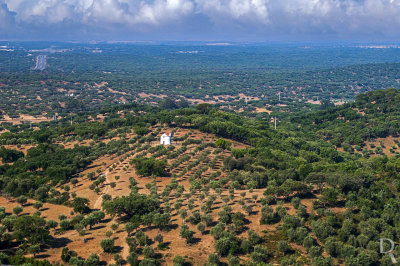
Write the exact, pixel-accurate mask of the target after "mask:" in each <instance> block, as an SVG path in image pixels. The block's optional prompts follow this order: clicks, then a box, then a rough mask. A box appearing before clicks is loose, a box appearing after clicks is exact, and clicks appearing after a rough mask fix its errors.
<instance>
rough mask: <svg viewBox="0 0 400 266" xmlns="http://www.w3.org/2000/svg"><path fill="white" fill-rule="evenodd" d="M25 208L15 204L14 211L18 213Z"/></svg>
mask: <svg viewBox="0 0 400 266" xmlns="http://www.w3.org/2000/svg"><path fill="white" fill-rule="evenodd" d="M22 210H23V208H22V207H21V206H15V207H14V208H13V213H15V214H16V215H18V214H20V213H21V212H22Z"/></svg>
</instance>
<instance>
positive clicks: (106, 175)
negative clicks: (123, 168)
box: [93, 170, 111, 210]
mask: <svg viewBox="0 0 400 266" xmlns="http://www.w3.org/2000/svg"><path fill="white" fill-rule="evenodd" d="M104 176H105V178H106V184H105V185H106V187H105V189H104V191H103V193H102V194H101V195H100V196H99V197H98V198H97V200H96V202H95V203H94V206H93V209H99V210H100V209H101V203H102V202H103V195H104V194H107V193H108V191H109V190H110V183H111V182H110V180H109V179H108V170H106V171H105V172H104Z"/></svg>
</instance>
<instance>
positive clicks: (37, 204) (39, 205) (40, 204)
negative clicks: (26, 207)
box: [33, 201, 43, 210]
mask: <svg viewBox="0 0 400 266" xmlns="http://www.w3.org/2000/svg"><path fill="white" fill-rule="evenodd" d="M33 207H34V208H35V209H37V210H39V209H40V208H42V207H43V202H41V201H36V202H35V203H33Z"/></svg>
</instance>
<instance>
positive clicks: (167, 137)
mask: <svg viewBox="0 0 400 266" xmlns="http://www.w3.org/2000/svg"><path fill="white" fill-rule="evenodd" d="M171 142H172V133H164V134H162V135H161V137H160V144H161V145H171Z"/></svg>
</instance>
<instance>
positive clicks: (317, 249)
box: [0, 44, 400, 266]
mask: <svg viewBox="0 0 400 266" xmlns="http://www.w3.org/2000/svg"><path fill="white" fill-rule="evenodd" d="M37 45H39V44H37ZM82 49H83V48H82ZM103 49H104V50H106V49H111V48H109V46H107V45H105V46H104V47H103ZM119 49H122V50H123V49H128V48H126V47H122V48H121V47H120V48H119ZM151 49H155V48H154V47H151ZM151 49H150V48H149V50H151ZM163 49H166V50H167V51H170V50H169V49H171V47H167V48H160V50H156V52H154V51H152V56H156V55H157V56H165V51H163ZM180 49H182V47H180ZM185 49H186V48H185ZM190 49H193V47H190ZM199 49H200V48H199ZM201 49H204V50H205V52H207V49H211V48H208V47H203V46H202V47H201ZM128 50H129V49H128ZM149 50H147V51H149ZM123 51H124V50H123ZM221 51H224V50H220V51H219V54H218V56H220V57H224V56H229V57H230V56H232V54H233V53H239V52H246V51H244V50H243V49H242V50H241V49H239V48H237V47H236V48H234V50H233V51H232V50H230V51H229V52H226V53H227V54H224V53H222V52H221ZM272 51H274V52H276V51H275V50H273V49H272ZM296 51H297V50H296ZM296 51H294V52H293V53H295V52H296ZM319 51H320V50H319ZM357 51H358V50H357ZM80 52H81V54H78V55H76V56H74V57H72V56H70V54H68V53H65V54H52V55H51V58H50V59H49V64H50V66H49V69H48V70H47V71H48V72H46V73H36V72H24V71H21V72H19V71H17V72H16V73H13V74H11V73H6V72H3V73H1V74H0V75H1V76H0V83H1V86H2V92H1V93H3V94H4V95H8V96H9V97H8V98H7V97H6V98H3V97H2V98H1V101H2V102H1V109H2V111H3V112H4V114H10V113H11V112H13V114H14V115H15V116H17V115H19V114H22V113H31V114H33V113H32V112H34V111H37V112H39V111H40V112H42V111H44V112H46V115H47V116H51V115H53V114H54V113H57V114H58V115H59V118H58V119H55V120H49V121H44V122H41V123H35V124H34V125H33V126H31V125H30V124H29V123H18V124H12V123H11V122H12V121H11V122H10V121H9V123H3V124H2V129H3V132H2V134H1V135H0V145H1V146H2V147H1V149H0V158H1V164H0V192H1V196H2V197H3V198H4V199H5V200H4V201H3V202H5V204H6V205H7V204H9V203H12V204H14V205H12V206H13V207H12V208H10V207H9V205H7V208H6V207H1V208H0V223H1V225H0V249H1V252H0V260H1V261H2V263H5V264H7V263H8V264H15V265H20V264H24V263H31V264H32V265H50V264H51V263H54V264H56V263H58V264H68V265H105V264H110V265H111V264H112V265H123V264H129V265H166V264H173V265H199V263H201V264H203V265H204V264H206V265H272V264H280V265H318V266H319V265H391V264H392V263H391V260H390V257H389V256H388V255H387V254H386V255H385V254H380V246H379V239H380V238H389V239H393V240H395V241H396V242H397V240H398V239H400V230H399V220H400V217H399V213H400V203H399V195H400V181H399V180H400V179H399V178H400V176H399V174H398V172H399V170H400V168H399V167H400V153H399V152H398V151H397V150H398V149H400V144H399V143H400V142H399V141H400V138H399V134H400V122H399V121H398V117H399V115H400V107H399V106H400V91H399V90H397V89H386V90H376V89H379V88H382V87H389V86H394V85H395V84H397V79H396V77H397V76H396V75H397V72H398V68H397V64H396V63H393V64H389V63H382V64H368V65H356V66H354V65H352V66H348V65H350V63H349V62H342V63H341V64H337V65H335V68H334V69H321V68H322V67H323V66H322V65H321V64H317V63H318V61H317V60H316V59H315V58H314V59H315V60H316V61H315V62H316V63H314V64H308V66H309V67H308V69H303V70H301V71H306V72H301V71H300V70H299V69H298V68H297V69H296V70H293V71H294V72H290V73H289V72H285V71H288V68H286V69H285V70H284V71H282V69H281V68H282V67H281V66H277V67H276V69H274V70H273V71H275V72H274V74H272V73H273V72H271V71H272V70H269V71H270V72H263V71H265V69H264V70H259V71H256V68H258V67H260V66H259V65H257V64H259V63H260V61H257V60H256V61H255V62H254V64H253V65H250V66H249V72H247V73H244V72H243V71H242V70H240V68H241V66H240V64H239V62H240V60H239V59H237V60H238V63H237V65H234V67H235V68H236V69H234V71H235V72H236V71H237V74H229V75H225V74H226V73H225V74H224V75H225V76H224V75H223V76H219V75H221V73H222V72H219V74H218V71H216V69H218V68H220V70H223V71H224V72H225V71H227V68H226V66H223V65H216V66H215V69H214V70H213V71H211V72H207V71H204V72H203V71H198V72H199V73H197V74H196V75H194V76H193V78H191V79H189V78H188V77H189V76H190V75H192V74H193V72H191V70H189V71H188V72H187V73H186V74H187V76H183V77H180V76H179V75H178V74H177V73H179V72H171V73H172V74H174V73H175V74H176V76H174V75H172V74H171V73H170V74H171V75H170V76H169V78H170V80H168V82H167V81H164V82H165V83H162V82H161V81H160V80H158V79H163V78H165V76H163V75H165V74H166V73H165V72H164V73H160V75H159V76H157V75H154V72H153V73H152V74H150V73H149V74H148V77H144V76H143V73H144V72H142V71H144V70H143V69H139V70H135V71H136V73H139V74H138V77H137V76H135V77H134V76H132V77H128V76H129V75H130V74H131V73H130V74H129V73H127V72H124V71H123V70H121V69H122V68H123V66H120V69H118V68H112V66H113V65H112V64H111V63H108V64H110V65H108V64H105V67H111V68H112V69H114V71H115V72H116V73H113V74H111V76H109V77H108V78H105V77H104V76H105V73H103V74H104V76H100V75H99V73H98V69H96V68H95V66H97V64H93V62H92V61H90V60H89V61H87V60H86V59H87V58H92V59H91V60H100V59H99V57H96V56H95V55H91V54H90V55H88V54H87V53H84V52H83V50H82V51H80ZM114 52H115V51H114ZM125 52H126V53H127V54H128V55H130V56H139V55H135V53H133V55H132V52H131V53H130V54H129V53H128V51H125ZM247 52H249V51H247ZM297 52H298V51H297ZM325 52H326V51H325ZM348 52H354V50H351V51H348ZM392 52H393V51H392ZM21 53H22V52H21ZM107 53H109V54H107ZM112 53H113V51H112V50H110V51H108V52H106V53H105V54H106V55H105V56H106V57H103V58H102V59H101V60H104V58H107V57H109V58H110V60H116V62H120V61H119V60H122V61H123V59H122V58H121V57H120V56H112ZM119 53H121V51H119ZM136 53H139V52H138V51H136ZM154 53H156V55H154ZM157 53H159V54H157ZM313 53H314V54H313ZM313 53H311V54H310V55H314V56H315V57H317V55H319V53H320V52H318V51H317V52H315V51H314V52H313ZM368 53H369V52H368ZM385 53H388V52H387V51H382V54H380V58H385V56H387V55H386V54H385ZM354 54H355V58H357V53H354ZM179 55H182V56H184V57H185V58H186V60H189V61H190V59H188V57H189V56H191V55H189V54H179ZM200 55H202V53H200ZM391 55H393V54H391ZM2 56H4V54H3V55H2ZM168 56H170V57H172V58H176V54H174V55H171V54H169V55H168ZM204 56H207V55H204ZM243 56H244V55H243ZM292 56H293V54H292ZM336 56H337V54H336ZM370 56H373V53H371V54H370ZM344 57H345V55H344ZM60 58H63V60H64V61H63V62H64V63H66V64H65V66H64V68H62V69H61V65H60V64H59V63H57V61H56V60H58V59H60ZM116 58H117V59H116ZM144 58H146V57H145V56H143V58H142V59H141V60H144ZM150 58H151V59H148V60H155V59H154V58H153V57H150ZM246 58H247V59H248V60H251V58H252V57H251V55H250V56H249V57H246ZM73 60H82V62H83V63H82V64H80V65H79V68H82V69H86V68H88V67H89V66H92V67H93V68H94V69H92V70H91V71H93V72H91V71H87V72H85V74H83V72H81V73H70V71H71V70H74V68H73V69H71V66H72V65H75V64H74V63H73ZM287 60H289V59H287ZM290 60H292V61H290ZM290 60H289V61H288V62H293V58H291V59H290ZM310 60H313V57H311V58H310ZM327 60H328V61H329V58H327ZM90 62H91V63H90ZM199 62H203V61H201V60H200V59H199ZM181 63H182V64H183V63H185V62H181ZM245 63H246V62H244V63H243V64H245ZM284 63H285V62H282V64H283V65H285V64H284ZM359 63H369V62H362V60H361V59H360V58H359ZM23 64H24V63H23V60H22V61H21V66H23ZM85 64H87V66H86V65H85ZM132 64H133V63H132ZM135 64H137V63H135ZM168 64H173V65H178V66H179V63H177V62H174V61H172V62H170V61H168ZM288 65H289V66H291V65H290V64H288ZM310 66H312V67H310ZM103 67H104V66H103ZM125 67H126V68H131V67H132V66H125ZM143 68H144V69H145V67H143ZM202 68H203V66H202V65H201V64H200V63H198V64H197V65H196V67H195V68H194V69H195V70H199V69H202ZM278 68H279V71H278ZM293 68H294V67H293ZM82 69H78V67H77V68H76V69H75V70H76V72H79V71H83V70H82ZM116 69H117V70H118V71H116ZM160 69H161V70H157V69H152V71H161V72H162V71H164V70H165V66H160ZM61 70H63V71H65V73H62V74H60V73H58V75H57V74H56V73H57V72H56V71H61ZM192 70H193V69H192ZM102 71H107V69H102ZM252 71H254V73H252ZM119 72H121V73H119ZM295 72H297V74H296V73H295ZM140 73H141V74H140ZM305 73H307V75H305ZM213 75H214V76H213ZM269 75H271V76H269ZM228 76H229V78H228ZM244 76H246V77H247V78H248V79H251V81H252V82H253V83H251V86H249V88H248V90H246V91H245V92H246V94H247V95H248V96H257V97H259V98H258V99H250V100H249V102H247V103H246V102H245V101H244V99H242V98H240V97H238V96H236V95H238V93H241V92H244V91H243V84H249V82H248V80H246V79H247V78H246V79H244ZM272 76H273V77H274V78H275V79H276V84H278V85H277V86H276V87H274V86H272V88H269V89H268V87H266V86H265V83H266V80H269V82H270V81H271V79H270V77H272ZM367 76H368V77H369V78H368V79H365V77H367ZM154 77H157V78H154ZM289 77H290V78H289ZM328 77H329V78H328ZM186 78H187V79H186ZM300 79H301V80H302V81H301V82H300ZM383 79H385V80H386V81H385V82H383V81H382V80H383ZM157 80H158V81H157ZM204 80H209V81H210V83H209V84H208V85H205V84H204V83H203V81H204ZM258 80H259V81H258ZM283 80H284V82H283ZM361 80H362V82H361ZM64 81H66V82H67V83H66V82H64ZM103 81H107V82H108V86H109V88H111V91H110V90H106V89H105V88H103V90H104V91H105V92H104V94H98V95H93V94H92V93H93V91H94V90H96V89H98V88H95V87H94V85H95V84H94V82H103ZM199 81H201V83H202V84H203V85H204V87H203V88H204V90H199V89H198V85H199V84H198V83H199ZM76 82H78V83H79V84H78V83H76ZM138 82H140V83H141V85H139V84H138ZM285 82H286V83H285ZM167 83H169V84H170V85H171V86H167V85H166V84H167ZM190 83H192V85H193V86H192V87H191V86H189V85H188V84H190ZM234 83H236V86H235V85H233V84H234ZM32 84H34V86H32ZM90 84H91V85H90ZM155 84H157V85H155ZM219 84H224V85H223V86H226V87H219V86H217V85H219ZM262 84H264V85H262ZM271 84H272V82H271ZM287 84H292V85H291V86H293V87H296V88H298V87H302V89H300V90H296V91H297V92H299V91H304V93H305V94H306V93H308V95H309V96H310V97H311V95H320V97H325V99H324V100H323V101H322V102H321V104H320V105H316V104H311V103H304V102H303V103H302V102H301V101H300V102H299V100H298V98H296V96H293V97H292V98H290V97H288V96H284V95H283V94H282V98H281V99H280V100H278V99H277V96H276V93H277V92H278V91H279V90H280V88H285V87H286V88H288V87H287ZM59 86H62V87H63V88H66V89H73V90H74V91H75V93H76V94H75V95H79V97H77V98H73V97H72V98H73V99H64V97H66V98H68V97H69V98H71V97H70V96H65V93H66V92H65V91H62V92H60V94H57V93H56V88H58V87H59ZM308 86H310V87H308ZM351 86H354V87H353V88H354V91H351V90H349V88H350V87H351ZM145 87H146V89H144V88H145ZM227 87H229V88H230V90H227V89H226V88H227ZM250 87H251V88H250ZM319 87H324V88H325V89H326V90H322V91H321V90H320V93H321V94H317V92H316V91H313V90H312V88H319ZM356 87H357V88H356ZM45 88H46V90H44V89H45ZM155 88H162V89H160V90H159V91H158V92H157V91H156V90H155ZM178 88H179V90H180V95H181V96H182V97H161V98H157V97H155V98H157V99H150V100H149V101H150V102H140V101H137V102H136V103H133V101H135V97H136V94H135V92H139V91H141V92H143V91H144V92H147V93H154V94H155V93H157V94H158V95H160V94H166V95H167V96H172V95H173V94H174V93H176V90H178ZM215 88H219V89H215ZM3 89H4V90H3ZM113 90H118V91H120V92H124V93H125V94H121V95H122V96H123V97H124V98H126V99H125V100H128V98H129V97H131V98H129V99H131V101H127V103H125V104H123V103H122V104H121V103H118V101H116V99H115V93H114V92H112V91H113ZM288 90H289V89H288ZM369 90H374V91H370V92H367V93H362V94H358V93H360V92H364V91H369ZM11 91H14V92H18V93H21V92H24V95H26V96H28V95H29V93H32V97H31V98H30V99H29V98H28V97H26V98H25V97H20V96H19V97H14V96H12V93H11ZM194 91H196V94H195V93H194ZM211 91H212V93H214V94H216V95H218V94H224V95H231V97H232V99H233V101H231V102H230V103H223V102H221V103H215V104H209V103H198V104H191V102H190V101H188V98H189V96H192V97H199V98H202V99H205V96H206V94H207V95H208V94H210V95H211ZM290 91H291V89H290ZM28 92H29V93H28ZM331 92H335V94H336V96H332V97H329V96H328V95H329V94H330V93H331ZM18 93H16V94H18ZM35 93H37V94H38V95H40V97H41V99H42V101H40V100H38V99H37V98H36V96H34V97H33V95H36V94H35ZM197 93H198V95H197ZM61 94H63V95H64V96H63V95H61ZM261 94H264V95H268V94H273V95H274V97H265V98H266V99H264V98H263V97H261ZM355 94H358V95H357V96H356V97H355V99H354V101H351V102H348V103H345V104H343V105H338V106H335V105H334V104H333V103H332V100H334V99H335V97H343V98H346V97H348V99H350V98H352V97H354V95H355ZM121 95H120V96H121ZM293 95H296V94H293ZM96 97H103V98H102V100H104V101H98V98H96ZM235 97H237V98H236V99H235ZM307 97H308V96H307ZM328 97H329V98H328ZM43 100H44V101H43ZM153 100H154V101H153ZM113 101H114V102H113ZM119 101H122V100H119ZM58 102H65V105H64V107H63V106H61V105H60V104H59V103H58ZM96 103H97V104H96ZM13 104H14V105H13ZM31 104H37V105H34V107H33V106H31V107H28V106H29V105H31ZM57 104H58V106H57ZM15 106H18V108H17V109H15V108H14V107H15ZM49 106H50V108H49ZM265 106H267V107H268V108H270V109H271V111H272V112H270V113H254V112H252V110H253V109H254V108H256V107H259V108H260V107H265ZM239 108H242V109H243V111H241V112H239V111H238V109H239ZM15 110H19V111H20V112H15ZM37 114H39V113H37ZM275 116H278V117H279V122H278V123H277V127H276V128H275V127H274V123H273V122H274V121H273V118H274V117H275ZM165 130H170V131H171V132H172V133H174V134H175V132H176V133H178V132H184V133H182V134H180V135H179V134H176V135H173V136H174V137H173V145H170V146H162V145H158V144H159V142H158V141H159V137H160V135H161V133H162V132H164V131H165ZM196 136H197V137H196ZM389 137H390V138H394V143H395V145H393V146H392V147H390V154H389V155H386V154H384V153H383V152H382V150H383V149H384V148H385V147H383V143H382V144H381V145H380V146H374V147H372V145H371V144H370V143H371V142H372V141H374V140H376V139H385V138H389ZM24 147H26V149H25V150H24V149H23V148H24ZM104 158H111V160H110V162H111V163H110V164H107V163H106V161H105V160H103V161H101V160H102V159H104ZM100 162H102V163H100ZM118 171H122V172H123V173H129V175H126V176H124V177H120V176H119V174H116V173H120V172H118ZM130 171H132V172H130ZM113 173H114V174H113ZM110 175H112V179H111V180H110ZM121 182H124V183H121ZM86 184H88V185H87V186H88V188H87V190H85V191H86V192H85V193H81V192H80V190H79V189H80V187H84V186H86ZM117 188H118V189H119V190H116V189H117ZM92 196H93V198H92ZM97 198H98V199H100V200H96V199H97ZM93 199H95V200H94V201H95V202H93ZM99 203H101V204H99ZM10 206H11V205H10ZM51 206H60V208H61V206H62V207H63V208H69V209H68V210H70V213H65V214H64V213H63V214H60V215H59V216H58V219H49V218H48V217H47V216H48V214H47V215H46V216H45V215H43V213H45V212H46V209H48V208H53V207H51ZM32 207H33V208H34V209H35V210H34V211H31V212H30V213H27V210H28V209H29V210H30V208H32ZM50 210H51V209H50ZM102 227H107V228H106V229H104V234H103V233H101V234H100V233H96V232H100V231H101V230H103V229H102ZM108 227H110V228H108ZM101 232H103V231H101ZM173 232H176V235H173V236H174V237H173V238H171V234H172V233H173ZM74 234H75V235H79V238H80V239H81V241H83V244H82V245H89V244H88V243H93V241H94V240H93V238H94V237H96V239H97V238H98V237H101V239H100V240H99V241H98V242H99V243H98V244H97V246H98V248H101V251H100V252H98V253H96V252H91V254H90V255H88V256H86V255H85V256H84V255H82V254H83V252H84V251H82V250H73V249H72V248H70V246H71V245H72V244H71V243H69V242H65V243H64V242H62V241H61V242H60V240H59V238H67V236H68V237H71V235H74ZM116 236H118V237H116ZM122 236H124V237H123V238H122ZM121 238H122V240H121ZM171 239H172V240H171ZM178 239H179V240H182V239H183V240H184V243H183V245H185V248H186V249H187V252H186V253H185V254H181V253H176V254H174V252H175V250H172V247H175V246H174V243H171V242H173V241H179V240H178ZM206 240H207V241H209V242H207V243H212V244H211V245H209V244H207V243H206V244H205V245H206V246H208V248H210V249H211V250H208V251H207V252H205V254H200V255H199V257H198V258H197V257H195V254H197V253H195V252H194V251H193V250H195V249H200V246H201V245H202V243H201V242H202V241H206ZM70 241H71V240H70ZM121 241H122V242H123V243H124V244H123V246H121V245H122V244H117V243H121ZM71 242H72V241H71ZM56 243H57V245H55V244H56ZM85 243H86V244H85ZM96 243H97V242H96ZM386 244H388V243H386ZM55 246H57V247H55ZM170 247H171V248H170ZM197 247H199V248H197ZM53 248H54V249H56V248H58V249H57V254H56V257H57V259H54V254H53V253H51V252H50V251H49V250H51V249H53ZM386 248H387V249H389V247H386ZM125 251H126V253H125ZM176 252H178V250H177V251H176ZM180 252H183V251H180ZM393 253H394V254H395V256H396V257H397V256H399V257H400V250H399V248H398V247H396V248H395V250H394V251H393ZM45 254H47V255H48V254H51V256H53V257H51V256H50V255H48V256H50V259H49V260H50V261H51V262H46V261H45V260H43V259H46V257H41V256H44V255H45ZM85 254H87V253H85ZM204 256H206V259H205V260H204V259H203V258H204ZM24 265H26V264H24Z"/></svg>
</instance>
